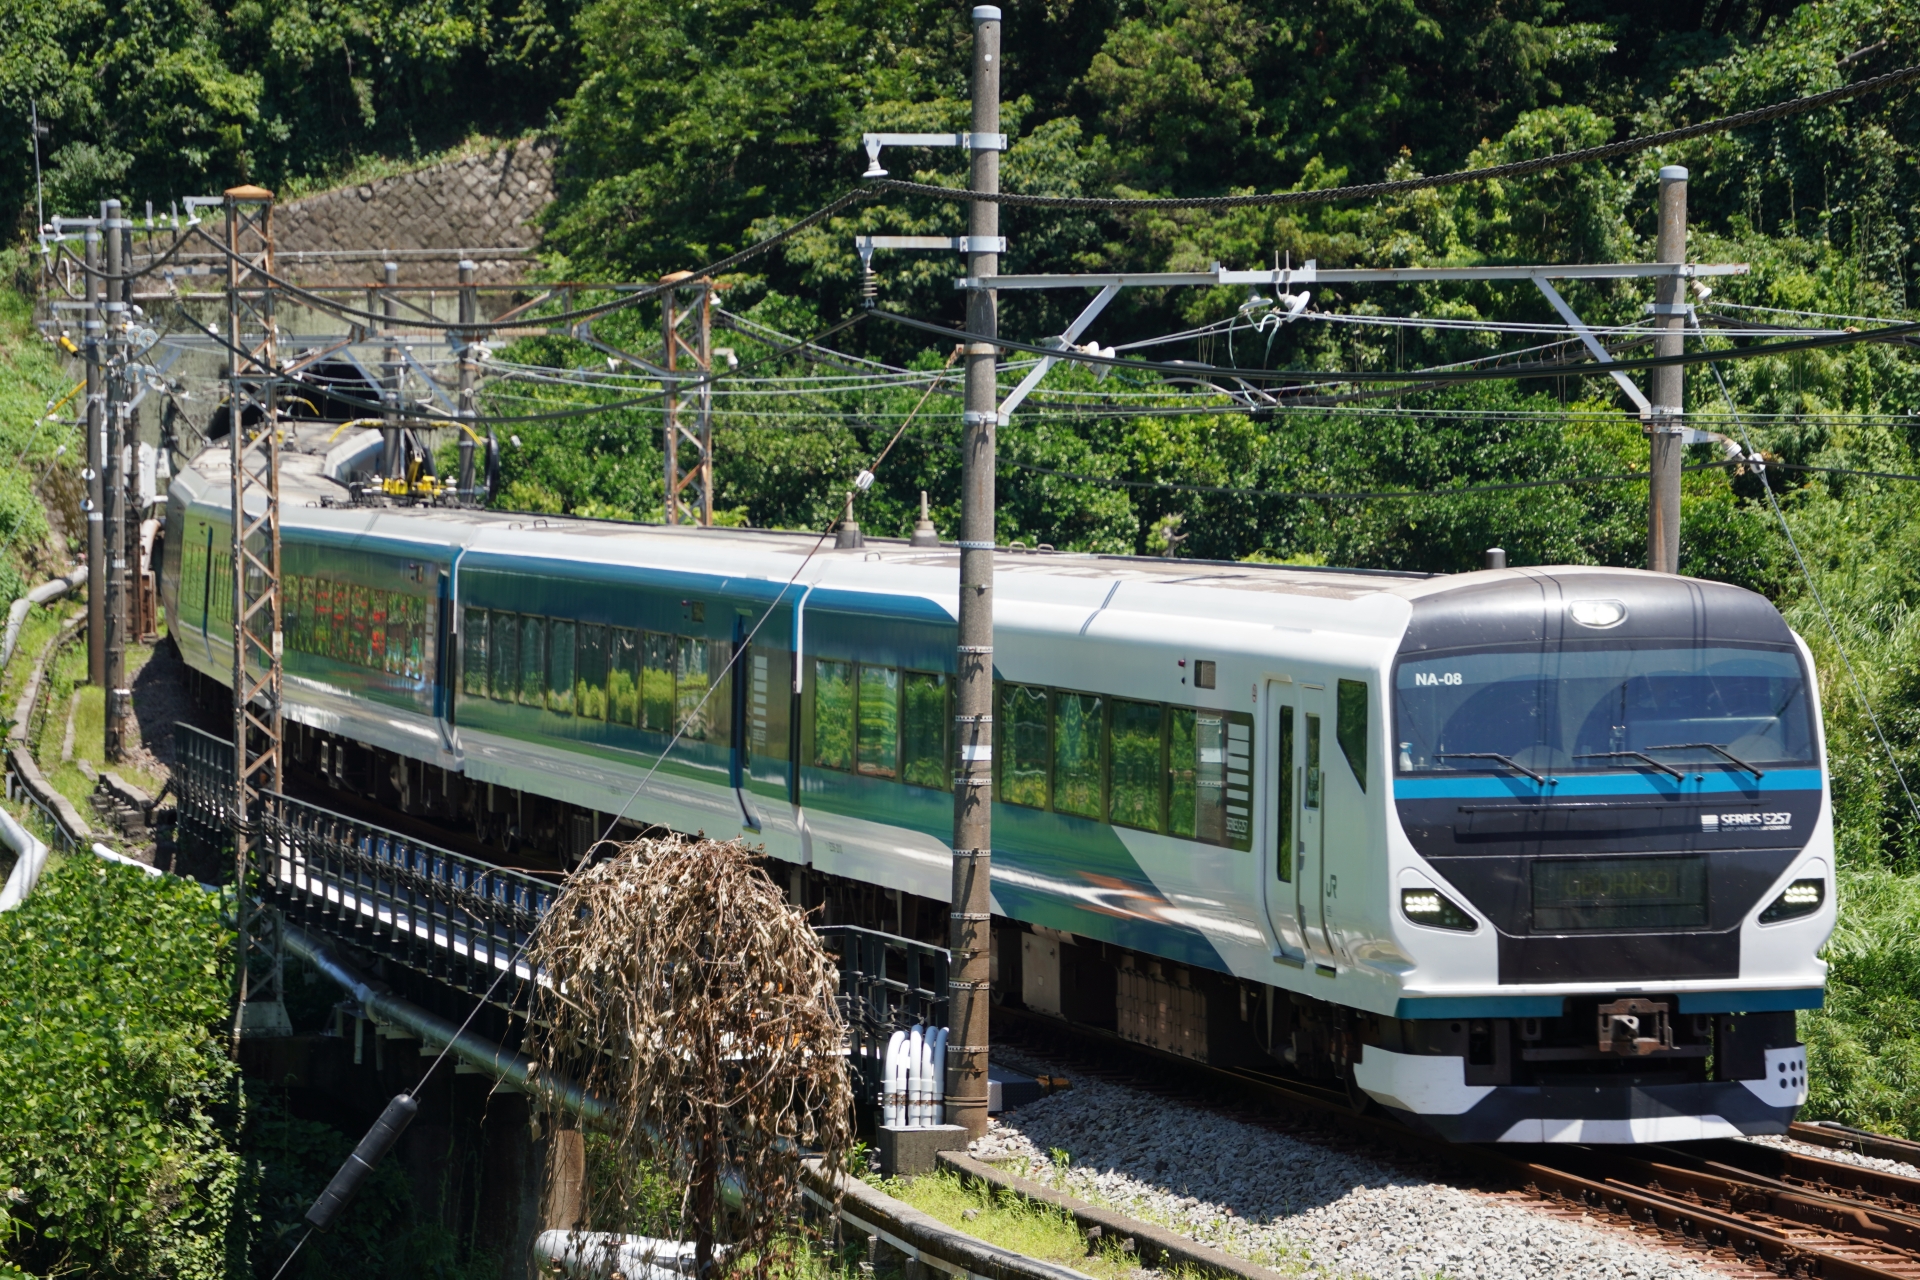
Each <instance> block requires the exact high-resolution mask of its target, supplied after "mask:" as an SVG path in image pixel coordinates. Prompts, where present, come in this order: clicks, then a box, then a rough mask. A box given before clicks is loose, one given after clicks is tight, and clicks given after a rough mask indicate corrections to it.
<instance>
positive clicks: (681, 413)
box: [660, 276, 713, 526]
mask: <svg viewBox="0 0 1920 1280" xmlns="http://www.w3.org/2000/svg"><path fill="white" fill-rule="evenodd" d="M667 280H668V281H671V280H672V277H671V276H669V277H668V278H667ZM662 283H667V281H662ZM689 322H691V323H689ZM689 328H690V329H692V331H693V332H692V333H691V334H688V333H686V332H683V330H686V329H689ZM660 330H661V336H662V338H663V339H664V342H665V346H666V359H665V362H664V363H665V365H666V372H667V376H666V377H665V378H664V379H663V380H662V382H663V390H665V392H666V402H667V412H666V420H665V422H664V423H663V424H662V430H661V433H660V444H661V453H662V454H663V455H664V456H665V462H666V498H665V507H666V521H667V523H668V524H691V525H702V526H706V525H711V524H712V523H713V379H712V377H711V376H710V375H711V374H712V373H713V281H711V280H709V279H707V278H705V277H704V276H703V277H700V278H699V279H691V280H686V281H685V282H683V283H678V284H675V285H674V286H673V287H672V288H670V289H668V290H667V291H666V292H665V293H663V294H662V295H661V307H660ZM676 373H691V374H693V375H694V376H693V377H692V378H689V379H687V380H686V381H685V382H682V381H681V379H679V378H677V377H675V376H673V375H674V374H676ZM689 447H690V448H691V452H692V453H693V464H692V465H691V466H689V467H684V468H683V467H682V466H681V459H682V455H683V451H685V450H687V449H688V448H689ZM689 490H691V492H689Z"/></svg>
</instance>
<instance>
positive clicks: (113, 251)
mask: <svg viewBox="0 0 1920 1280" xmlns="http://www.w3.org/2000/svg"><path fill="white" fill-rule="evenodd" d="M100 222H101V228H100V229H101V231H102V232H103V233H104V234H105V235H106V238H107V272H106V275H107V278H106V290H107V304H106V307H105V311H106V313H107V325H106V331H105V334H104V337H105V343H104V346H103V349H102V354H103V355H104V356H105V357H106V358H105V360H104V361H103V363H104V365H105V368H104V369H103V371H102V372H103V381H104V384H105V390H106V405H105V414H104V416H105V418H106V427H107V438H106V443H105V445H104V447H103V448H102V450H101V452H102V454H103V456H104V462H105V466H103V467H102V468H101V470H100V492H101V497H102V498H103V499H104V502H103V505H104V507H105V513H104V514H105V519H104V520H103V521H102V522H101V529H100V540H101V543H102V547H101V551H102V555H103V558H104V559H105V561H106V566H105V567H106V571H107V572H106V586H107V590H106V601H105V604H106V628H107V629H106V650H107V652H106V666H105V669H104V670H103V671H102V673H101V676H102V683H101V688H102V689H103V690H105V693H106V708H105V716H104V733H103V738H104V741H103V742H102V747H103V749H104V752H105V755H106V758H107V763H109V764H118V763H120V759H121V756H122V750H121V729H122V718H123V717H124V715H125V714H126V706H125V699H126V696H127V692H126V689H125V687H124V686H125V685H126V683H127V679H126V676H127V468H126V463H125V455H126V443H127V431H126V415H127V397H126V389H127V388H126V359H125V355H126V337H127V320H128V313H127V301H126V299H125V297H123V296H122V295H123V293H124V290H123V289H122V288H121V284H122V280H123V278H124V276H125V275H126V267H127V260H126V238H125V237H124V236H123V235H122V232H123V230H125V227H124V225H123V224H124V223H125V219H123V218H122V217H121V216H120V202H119V201H118V200H108V201H105V202H104V203H102V204H101V206H100Z"/></svg>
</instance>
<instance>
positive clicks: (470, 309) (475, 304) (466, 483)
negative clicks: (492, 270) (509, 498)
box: [454, 258, 480, 503]
mask: <svg viewBox="0 0 1920 1280" xmlns="http://www.w3.org/2000/svg"><path fill="white" fill-rule="evenodd" d="M473 270H474V267H473V263H472V261H471V260H469V259H465V258H462V259H461V260H460V323H461V324H463V325H466V324H473V323H474V322H475V321H476V320H478V319H479V318H480V298H479V295H478V294H477V293H475V291H474V287H473ZM454 341H455V342H458V343H459V344H460V393H459V396H460V398H459V399H458V400H457V401H455V408H456V411H457V412H458V414H459V417H460V424H461V426H463V427H464V428H466V429H465V430H464V431H462V432H461V433H460V481H459V484H460V497H459V500H460V501H461V502H465V503H471V502H472V501H473V424H474V420H475V419H476V418H477V417H478V416H479V415H478V414H476V413H475V412H474V408H473V381H474V377H475V375H476V374H477V373H478V372H479V366H478V362H477V361H475V360H474V358H473V342H474V334H473V330H471V329H462V330H460V331H459V333H457V334H456V335H454Z"/></svg>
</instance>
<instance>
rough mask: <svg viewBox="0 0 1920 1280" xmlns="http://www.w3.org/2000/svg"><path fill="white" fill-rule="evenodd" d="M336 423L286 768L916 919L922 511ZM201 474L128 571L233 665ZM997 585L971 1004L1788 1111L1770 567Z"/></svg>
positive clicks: (1126, 572) (1439, 1109) (1453, 1097)
mask: <svg viewBox="0 0 1920 1280" xmlns="http://www.w3.org/2000/svg"><path fill="white" fill-rule="evenodd" d="M371 434H372V435H373V437H374V438H373V440H372V441H370V442H363V443H362V444H360V445H356V444H355V443H354V441H352V440H350V441H348V442H347V444H345V445H340V446H336V447H334V448H332V449H331V451H330V452H327V453H324V454H323V453H321V452H320V451H319V450H317V449H316V450H315V451H313V452H310V453H308V452H302V451H300V450H298V449H293V448H289V449H288V450H287V451H286V452H284V453H283V463H282V479H281V484H282V497H281V517H280V520H281V538H282V566H281V567H282V588H281V589H282V600H283V620H282V628H283V636H282V652H283V670H284V676H283V697H284V712H285V717H286V724H287V727H286V733H285V738H284V748H283V750H284V752H285V759H286V768H287V770H288V773H289V776H290V778H292V779H293V780H294V782H295V783H297V784H298V785H303V786H309V787H315V788H333V789H336V790H337V791H339V792H340V793H341V795H342V796H343V797H348V796H350V797H351V798H352V799H353V800H354V801H355V802H357V803H372V804H378V805H382V806H385V807H386V808H388V809H389V810H391V811H393V812H397V813H402V814H406V815H412V816H413V817H414V818H416V819H418V820H421V821H426V822H431V823H434V824H437V826H438V827H440V828H442V829H445V830H447V831H449V832H457V833H459V834H460V836H461V838H462V839H464V840H467V841H469V842H472V843H473V844H474V845H476V846H477V847H484V848H485V849H487V850H489V851H491V856H495V857H497V858H498V859H500V860H501V861H502V862H509V861H510V862H512V863H513V864H514V865H520V866H530V865H537V866H548V867H555V868H564V867H566V866H568V865H571V864H572V863H573V862H575V861H577V860H578V859H580V858H582V857H585V856H588V854H589V851H590V850H591V849H592V848H593V847H594V845H595V843H596V842H597V841H598V840H599V838H600V837H601V835H602V833H603V832H604V831H606V830H607V829H609V826H610V825H612V826H614V827H616V828H617V829H620V830H626V831H634V830H638V829H640V828H642V827H646V826H649V825H655V826H659V827H665V828H671V829H675V830H680V831H685V832H689V833H692V832H700V833H705V834H707V835H710V836H714V837H717V838H734V837H739V838H743V839H746V840H748V841H750V842H752V843H753V844H755V845H757V846H762V847H764V849H765V853H766V857H767V859H768V862H767V865H768V868H769V871H770V873H771V874H773V875H774V876H775V877H776V879H777V880H778V881H779V882H780V883H782V884H783V885H784V886H785V887H786V888H787V890H788V892H789V893H790V894H791V895H792V897H793V899H794V900H795V901H796V902H798V903H800V904H802V905H804V906H807V907H809V908H814V909H818V910H819V912H820V913H821V914H822V916H823V917H824V918H825V919H827V920H828V921H829V922H838V923H849V924H858V925H863V926H867V927H873V928H881V929H884V930H887V931H889V932H894V933H897V934H900V935H903V936H909V937H918V938H922V939H926V940H931V941H935V942H944V941H945V936H946V930H947V914H948V905H947V904H948V896H949V891H950V890H949V886H950V877H951V870H950V868H951V856H952V855H951V849H950V841H951V837H952V829H953V795H952V787H953V777H954V755H955V749H954V745H953V742H954V734H953V724H952V716H953V709H952V701H953V671H954V649H955V615H956V608H957V604H956V600H957V594H958V573H957V564H958V550H957V548H956V547H955V546H954V545H952V544H945V545H938V546H915V545H911V544H910V543H909V542H906V541H898V540H891V539H881V538H871V537H869V538H864V539H860V540H857V545H852V546H848V547H835V546H834V545H833V544H832V543H829V544H828V545H827V546H826V547H824V548H821V549H820V550H818V552H817V553H815V548H816V546H817V545H818V542H817V539H816V538H815V537H814V536H813V535H810V534H796V533H788V532H774V531H758V530H749V529H720V528H709V529H695V528H680V527H665V526H649V525H640V524H630V523H619V522H612V521H604V520H595V519H587V518H581V517H572V516H552V515H522V514H513V513H508V512H501V511H492V510H474V509H459V508H446V507H433V506H418V507H408V506H369V505H356V504H354V503H353V502H351V501H350V500H349V486H350V484H351V480H352V477H351V474H350V472H351V470H352V466H353V465H354V463H353V460H354V458H356V457H359V458H363V459H364V458H366V457H368V456H371V455H372V454H373V453H376V452H377V448H373V447H372V446H377V433H371ZM229 504H230V486H229V483H228V480H227V478H226V458H225V448H224V445H218V446H216V447H214V448H212V449H210V450H209V451H208V452H207V453H206V454H203V455H202V456H201V458H200V459H198V460H192V461H188V462H187V463H185V464H183V465H182V466H181V467H180V469H179V470H178V472H177V474H176V475H175V477H174V478H173V480H172V483H171V485H170V487H169V491H168V495H167V508H166V515H165V532H164V537H163V556H162V563H161V590H162V596H163V599H164V603H165V607H166V615H167V618H168V623H169V633H170V637H171V641H172V643H173V644H175V645H176V646H177V647H178V649H179V652H180V654H181V656H182V658H183V659H184V661H185V662H186V663H187V664H188V665H189V666H190V667H192V668H193V669H195V670H197V671H199V672H201V673H203V675H204V676H206V677H208V678H210V679H211V680H213V681H217V682H219V683H221V684H228V685H230V683H231V681H232V678H233V658H232V654H233V647H232V631H231V628H232V623H233V619H232V613H233V590H232V586H231V584H232V582H233V577H232V563H231V560H230V558H229V549H230V542H231V512H230V509H229ZM993 590H994V597H995V606H994V608H995V626H996V634H995V648H994V680H995V690H994V726H995V732H994V741H993V758H994V762H995V771H994V786H993V812H992V819H993V874H992V889H993V917H994V918H993V952H992V957H993V999H994V1001H995V1002H996V1003H997V1004H1000V1005H1002V1006H1004V1007H1009V1008H1020V1009H1024V1010H1025V1011H1026V1016H1029V1017H1034V1018H1051V1019H1059V1020H1062V1021H1064V1022H1068V1023H1072V1024H1076V1025H1079V1026H1082V1027H1086V1028H1091V1029H1095V1030H1100V1031H1105V1032H1108V1033H1110V1034H1112V1035H1114V1036H1117V1037H1119V1038H1120V1039H1123V1040H1126V1041H1130V1042H1133V1043H1136V1044H1139V1045H1143V1046H1146V1047H1148V1048H1151V1049H1155V1050H1159V1051H1161V1052H1163V1053H1167V1054H1172V1055H1177V1056H1179V1057H1182V1058H1185V1059H1189V1060H1194V1061H1200V1062H1208V1063H1214V1064H1222V1065H1229V1066H1252V1067H1261V1068H1263V1069H1269V1070H1276V1071H1287V1072H1291V1073H1294V1074H1296V1075H1297V1076H1299V1077H1302V1078H1304V1079H1305V1080H1308V1081H1313V1082H1318V1084H1320V1085H1321V1086H1324V1087H1325V1088H1328V1089H1330V1090H1334V1091H1337V1092H1340V1093H1344V1094H1345V1096H1346V1097H1347V1099H1348V1100H1349V1101H1350V1102H1351V1103H1352V1105H1353V1106H1355V1107H1356V1108H1362V1109H1376V1108H1377V1109H1382V1110H1384V1111H1386V1112H1387V1113H1390V1114H1392V1115H1395V1116H1397V1117H1399V1118H1401V1119H1403V1120H1404V1121H1406V1122H1408V1123H1410V1124H1412V1125H1414V1126H1416V1127H1418V1128H1420V1129H1421V1130H1423V1131H1426V1132H1428V1133H1432V1134H1436V1135H1439V1136H1441V1137H1443V1138H1445V1139H1448V1140H1452V1141H1457V1142H1505V1143H1538V1142H1583V1143H1643V1142H1670V1141H1684V1140H1693V1139H1703V1138H1714V1137H1725V1136H1732V1135H1737V1134H1767V1133H1781V1132H1784V1131H1785V1129H1786V1127H1787V1125H1788V1124H1789V1122H1790V1121H1791V1120H1792V1119H1793V1117H1794V1115H1795V1113H1796V1110H1797V1108H1798V1107H1799V1106H1800V1105H1801V1104H1802V1103H1803V1102H1804V1101H1805V1099H1806V1096H1807V1067H1806V1052H1805V1048H1804V1046H1803V1045H1802V1044H1801V1043H1800V1041H1799V1039H1798V1036H1797V1033H1796V1025H1797V1011H1799V1010H1801V1009H1809V1008H1815V1007H1818V1006H1819V1005H1820V1003H1821V1000H1822V994H1823V984H1824V979H1825V966H1824V964H1823V962H1822V961H1821V960H1820V958H1819V951H1820V949H1821V947H1822V945H1823V944H1824V943H1825V941H1826V939H1827V937H1828V935H1829V934H1830V932H1831V930H1832V928H1833V924H1834V915H1835V895H1834V865H1835V864H1834V856H1833V825H1832V824H1833V818H1832V803H1831V797H1830V794H1829V787H1828V779H1827V775H1826V770H1825V767H1824V763H1823V761H1824V756H1823V738H1822V731H1821V718H1820V709H1819V690H1818V685H1817V682H1816V679H1815V672H1814V667H1813V663H1812V659H1811V656H1810V654H1809V652H1808V650H1807V647H1806V645H1805V644H1804V643H1803V642H1802V641H1801V640H1800V638H1799V637H1798V636H1796V635H1795V634H1794V633H1793V631H1792V630H1791V629H1790V628H1789V627H1788V626H1787V624H1786V622H1785V621H1784V620H1783V619H1782V618H1781V616H1780V614H1779V613H1778V611H1777V610H1775V609H1774V608H1773V606H1772V605H1771V604H1770V603H1769V602H1768V601H1767V600H1766V599H1764V598H1763V597H1761V596H1759V595H1757V594H1754V593H1752V592H1750V591H1746V590H1743V589H1740V588H1738V587H1734V586H1731V585H1727V584H1723V583H1717V582H1710V581H1702V580H1696V579H1691V578H1685V577H1679V576H1671V575H1662V574H1654V573H1648V572H1642V571H1637V570H1628V569H1611V568H1595V567H1581V566H1538V567H1514V568H1503V569H1482V570H1476V571H1472V572H1463V573H1458V574H1448V575H1429V574H1421V573H1410V572H1392V571H1384V570H1361V569H1334V568H1318V567H1302V566H1285V565H1271V564H1251V563H1212V562H1203V561H1196V560H1192V559H1183V558H1159V559H1156V558H1151V557H1137V556H1116V555H1101V554H1074V553H1065V552H1048V551H1045V550H1030V549H1021V548H1008V549H1005V550H1003V551H1000V552H998V553H996V565H995V578H994V588H993ZM290 785H291V784H290Z"/></svg>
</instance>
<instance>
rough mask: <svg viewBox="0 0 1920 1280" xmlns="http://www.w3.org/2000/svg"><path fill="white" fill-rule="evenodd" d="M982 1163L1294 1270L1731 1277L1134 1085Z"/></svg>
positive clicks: (994, 1148) (1621, 1234) (1104, 1088)
mask: <svg viewBox="0 0 1920 1280" xmlns="http://www.w3.org/2000/svg"><path fill="white" fill-rule="evenodd" d="M972 1150H973V1154H974V1155H975V1156H976V1157H978V1158H980V1159H983V1160H992V1161H997V1162H1004V1163H1003V1167H1005V1168H1007V1169H1008V1170H1009V1171H1010V1172H1013V1173H1018V1174H1020V1175H1022V1176H1025V1177H1028V1178H1032V1179H1033V1180H1035V1181H1037V1182H1042V1183H1046V1184H1047V1185H1049V1186H1052V1187H1054V1188H1056V1189H1058V1190H1061V1191H1066V1192H1069V1193H1070V1194H1073V1195H1076V1196H1079V1197H1080V1198H1081V1199H1083V1200H1087V1201H1090V1202H1092V1203H1095V1204H1099V1205H1102V1206H1104V1207H1106V1208H1109V1209H1113V1210H1115V1211H1116V1212H1119V1213H1124V1214H1127V1215H1128V1216H1130V1217H1134V1218H1140V1219H1143V1220H1145V1221H1149V1222H1155V1223H1158V1224H1160V1225H1162V1226H1165V1227H1168V1228H1170V1229H1172V1230H1174V1231H1177V1232H1179V1233H1181V1234H1182V1235H1186V1236H1189V1237H1191V1238H1192V1239H1195V1240H1200V1241H1204V1242H1206V1243H1208V1244H1212V1245H1214V1246H1216V1247H1219V1248H1222V1249H1225V1250H1226V1251H1228V1252H1229V1253H1234V1254H1237V1255H1239V1256H1241V1257H1244V1258H1249V1259H1251V1260H1253V1261H1256V1262H1259V1263H1262V1264H1264V1265H1267V1266H1270V1267H1273V1268H1275V1269H1276V1270H1280V1271H1283V1272H1289V1273H1307V1274H1313V1275H1327V1276H1341V1277H1359V1276H1366V1277H1375V1278H1377V1280H1403V1278H1404V1280H1430V1278H1431V1277H1440V1276H1444V1277H1446V1280H1536V1278H1538V1280H1549V1278H1551V1280H1562V1278H1564V1277H1570V1276H1580V1277H1583V1278H1584V1277H1600V1278H1608V1280H1612V1278H1618V1280H1628V1278H1631V1280H1705V1278H1706V1277H1714V1278H1715V1280H1725V1276H1726V1271H1725V1270H1723V1269H1722V1268H1720V1267H1718V1266H1715V1265H1713V1264H1712V1263H1710V1262H1708V1261H1706V1260H1704V1259H1702V1260H1695V1259H1691V1258H1688V1257H1686V1256H1685V1255H1683V1254H1681V1253H1678V1252H1676V1251H1674V1250H1670V1249H1667V1248H1664V1247H1661V1246H1659V1245H1655V1244H1644V1243H1641V1242H1639V1241H1636V1240H1635V1239H1634V1238H1633V1236H1632V1235H1631V1234H1629V1233H1628V1232H1627V1231H1625V1230H1622V1229H1618V1228H1613V1227H1607V1226H1602V1225H1600V1224H1599V1223H1595V1222H1590V1221H1584V1220H1576V1219H1573V1218H1570V1217H1563V1216H1557V1215H1554V1214H1550V1213H1547V1212H1543V1211H1542V1210H1540V1209H1537V1208H1534V1207H1531V1205H1530V1204H1529V1202H1525V1201H1521V1200H1518V1199H1517V1198H1513V1197H1507V1196H1496V1195H1489V1194H1486V1193H1483V1192H1477V1191H1471V1190H1466V1189H1463V1188H1461V1187H1458V1186H1454V1185H1450V1184H1449V1183H1446V1182H1441V1181H1436V1180H1435V1171H1434V1170H1432V1169H1427V1170H1421V1169H1418V1168H1415V1167H1414V1166H1413V1165H1412V1164H1410V1163H1396V1162H1390V1161H1389V1160H1387V1159H1384V1158H1382V1157H1379V1156H1375V1155H1367V1154H1359V1153H1355V1152H1347V1151H1339V1150H1334V1149H1331V1148H1328V1147H1324V1146H1320V1145H1317V1144H1315V1143H1313V1142H1310V1141H1307V1140H1305V1139H1301V1138H1296V1137H1292V1136H1290V1135H1287V1134H1282V1133H1277V1132H1274V1131H1272V1130H1270V1129H1267V1128H1264V1127H1261V1126H1258V1125H1252V1124H1247V1123H1244V1122H1241V1121H1238V1120H1234V1119H1231V1118H1229V1117H1225V1116H1219V1115H1215V1114H1213V1113H1211V1112H1208V1111H1205V1110H1203V1109H1199V1108H1196V1107H1191V1106H1187V1105H1183V1104H1181V1103H1178V1102H1173V1101H1169V1100H1167V1099H1164V1098H1160V1097H1156V1096H1154V1095H1152V1094H1148V1093H1145V1092H1142V1091H1140V1090H1137V1089H1133V1088H1129V1087H1127V1086H1125V1085H1120V1084H1114V1083H1109V1082H1106V1081H1100V1080H1087V1079H1085V1078H1084V1077H1083V1078H1078V1079H1075V1081H1074V1085H1073V1088H1072V1089H1071V1090H1070V1091H1068V1092H1065V1093H1058V1094H1054V1095H1052V1096H1050V1097H1047V1098H1043V1099H1041V1100H1040V1101H1038V1102H1036V1103H1032V1104H1029V1105H1027V1106H1024V1107H1021V1108H1020V1109H1019V1110H1018V1111H1017V1112H1010V1113H1008V1114H1007V1115H1005V1116H1002V1117H999V1118H996V1119H995V1120H994V1122H993V1124H992V1126H991V1129H990V1131H989V1133H988V1135H987V1136H986V1137H985V1138H983V1139H980V1140H979V1141H977V1142H975V1143H974V1144H973V1147H972Z"/></svg>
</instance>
